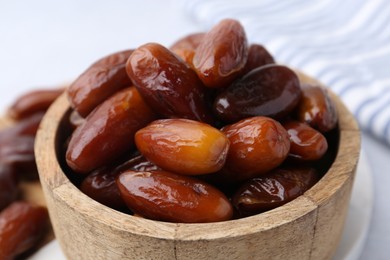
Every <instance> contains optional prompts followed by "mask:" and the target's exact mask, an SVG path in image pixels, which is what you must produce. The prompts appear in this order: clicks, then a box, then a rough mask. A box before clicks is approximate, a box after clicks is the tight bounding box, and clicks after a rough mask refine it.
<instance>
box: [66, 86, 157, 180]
mask: <svg viewBox="0 0 390 260" xmlns="http://www.w3.org/2000/svg"><path fill="white" fill-rule="evenodd" d="M155 117H156V115H155V113H154V112H152V110H151V109H150V108H149V107H148V106H147V105H146V104H145V102H144V101H143V99H142V97H141V96H140V94H139V92H138V91H137V89H136V88H135V87H130V88H127V89H124V90H121V91H120V92H118V93H116V94H115V95H114V96H112V97H110V98H109V99H107V100H106V101H105V102H103V103H102V104H101V105H100V106H99V107H97V108H96V109H95V110H94V111H93V112H92V113H91V114H90V115H89V116H88V117H87V118H86V120H85V122H84V123H83V124H82V125H80V126H79V127H78V128H77V129H76V130H75V131H74V132H73V134H72V136H71V139H70V142H69V146H68V149H67V152H66V161H67V163H68V165H69V167H70V168H71V169H72V170H74V171H75V172H78V173H81V174H86V173H89V172H91V171H92V170H94V169H97V168H99V167H101V166H104V165H109V164H110V163H112V162H114V161H115V160H117V159H118V158H120V157H121V156H122V155H123V154H124V153H126V152H127V151H130V150H131V149H132V148H133V147H134V134H135V132H136V131H138V130H139V129H141V128H142V127H144V126H146V125H147V124H148V123H150V122H151V121H153V120H154V119H155Z"/></svg>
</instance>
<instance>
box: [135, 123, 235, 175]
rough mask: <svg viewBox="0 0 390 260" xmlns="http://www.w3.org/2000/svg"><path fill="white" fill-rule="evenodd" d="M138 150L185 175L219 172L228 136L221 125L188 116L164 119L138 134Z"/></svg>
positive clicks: (171, 169)
mask: <svg viewBox="0 0 390 260" xmlns="http://www.w3.org/2000/svg"><path fill="white" fill-rule="evenodd" d="M135 142H136V145H137V148H138V150H139V151H140V152H141V153H142V154H143V155H144V156H145V157H146V158H148V159H149V160H150V161H152V162H153V163H154V164H156V165H157V166H159V167H161V168H162V169H164V170H168V171H172V172H177V173H181V174H186V175H198V174H206V173H211V172H216V171H218V170H220V169H221V167H222V166H223V165H224V163H225V160H226V156H227V152H228V149H229V140H228V138H227V137H226V136H225V135H224V134H223V133H222V132H220V131H219V130H218V129H216V128H214V127H211V126H210V125H207V124H205V123H201V122H198V121H193V120H188V119H161V120H156V121H154V122H152V123H151V124H149V125H148V126H147V127H145V128H143V129H141V130H139V131H138V132H137V133H136V134H135Z"/></svg>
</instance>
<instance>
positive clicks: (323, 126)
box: [297, 84, 338, 133]
mask: <svg viewBox="0 0 390 260" xmlns="http://www.w3.org/2000/svg"><path fill="white" fill-rule="evenodd" d="M297 118H298V121H300V122H305V123H307V124H309V125H310V126H311V127H313V128H315V129H317V130H319V131H320V132H321V133H326V132H328V131H330V130H332V129H334V128H335V127H336V126H337V121H338V115H337V110H336V106H335V104H334V103H333V101H332V99H331V98H330V96H329V94H328V91H327V90H326V89H325V88H323V87H321V86H318V85H310V84H302V99H301V101H300V102H299V105H298V107H297Z"/></svg>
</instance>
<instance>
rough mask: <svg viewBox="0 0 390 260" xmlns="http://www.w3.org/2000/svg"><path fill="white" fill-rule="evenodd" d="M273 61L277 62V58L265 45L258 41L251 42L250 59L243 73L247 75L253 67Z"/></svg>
mask: <svg viewBox="0 0 390 260" xmlns="http://www.w3.org/2000/svg"><path fill="white" fill-rule="evenodd" d="M272 63H275V60H274V58H273V57H272V55H271V54H270V53H269V52H268V51H267V49H266V48H264V46H262V45H260V44H256V43H254V44H251V45H250V46H249V52H248V60H247V62H246V64H245V67H244V69H243V72H242V74H243V75H245V74H247V73H249V72H250V71H251V70H253V69H256V68H258V67H262V66H264V65H268V64H272Z"/></svg>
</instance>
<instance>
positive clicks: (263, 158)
mask: <svg viewBox="0 0 390 260" xmlns="http://www.w3.org/2000/svg"><path fill="white" fill-rule="evenodd" d="M222 132H223V133H225V134H226V136H227V137H228V138H229V140H230V148H229V152H228V156H227V159H226V163H225V167H224V168H223V169H222V173H219V174H221V176H222V178H224V179H225V181H229V182H234V181H242V180H247V179H250V178H253V177H256V176H259V175H261V174H264V173H266V172H268V171H270V170H272V169H274V168H276V167H277V166H279V165H280V164H281V163H282V162H283V161H284V160H285V159H286V157H287V155H288V152H289V150H290V140H289V138H288V134H287V131H286V130H285V129H284V128H283V126H282V125H281V124H280V123H279V122H277V121H275V120H273V119H272V118H268V117H261V116H258V117H251V118H247V119H243V120H241V121H239V122H237V123H235V124H232V125H228V126H226V127H224V128H222Z"/></svg>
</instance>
